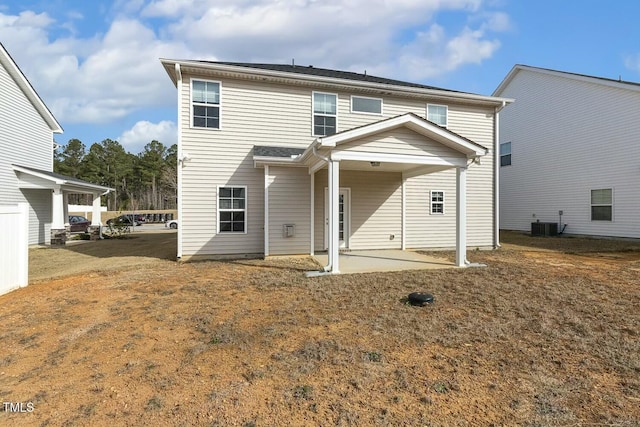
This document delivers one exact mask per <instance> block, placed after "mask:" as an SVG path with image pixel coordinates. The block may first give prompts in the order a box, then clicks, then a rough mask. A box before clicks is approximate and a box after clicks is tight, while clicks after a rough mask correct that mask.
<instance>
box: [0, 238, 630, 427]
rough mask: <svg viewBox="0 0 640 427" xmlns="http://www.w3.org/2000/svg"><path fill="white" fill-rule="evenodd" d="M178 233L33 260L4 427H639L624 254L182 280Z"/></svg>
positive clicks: (241, 265) (5, 373) (215, 273)
mask: <svg viewBox="0 0 640 427" xmlns="http://www.w3.org/2000/svg"><path fill="white" fill-rule="evenodd" d="M174 236H175V235H174V234H170V233H158V234H151V233H150V234H148V235H147V236H143V235H142V234H140V235H139V236H137V238H136V239H131V240H125V241H114V242H111V241H109V242H107V241H102V242H95V243H88V244H83V245H78V246H77V247H70V248H67V249H56V250H53V249H37V250H34V251H32V253H31V258H30V261H31V266H32V272H31V277H32V278H33V279H34V283H33V284H31V285H30V286H28V287H26V288H23V289H19V290H17V291H14V292H12V293H10V294H7V295H3V296H0V324H1V325H2V330H1V331H0V340H1V342H2V344H3V345H2V347H1V348H0V396H1V397H2V400H3V401H4V402H22V403H24V404H25V405H26V404H27V403H31V404H32V405H33V411H32V412H29V411H25V412H23V413H12V412H8V411H7V410H6V409H5V411H4V412H0V422H2V423H5V424H20V425H106V424H114V425H143V424H144V425H207V426H211V425H214V426H216V425H221V426H222V425H225V426H226V425H238V426H243V425H244V426H251V425H255V426H261V425H268V426H271V425H283V424H286V425H323V426H325V425H358V426H360V425H361V426H370V425H409V426H411V425H416V426H418V425H420V426H422V425H430V426H456V425H460V426H462V425H522V426H531V427H533V426H547V425H620V426H635V425H638V424H639V423H640V405H639V402H640V292H639V289H638V285H639V283H640V257H638V256H637V255H640V252H638V251H636V250H635V249H633V245H634V243H633V242H631V243H629V242H622V243H618V244H617V246H615V245H614V246H612V247H611V248H603V247H602V245H601V244H600V241H594V240H591V241H589V239H580V240H574V239H563V242H560V243H559V242H558V240H561V239H532V238H527V237H522V236H519V235H516V234H513V233H506V234H504V235H503V239H504V240H505V242H506V243H505V245H504V246H503V248H502V249H500V250H497V251H475V252H470V253H469V258H470V260H471V261H473V262H481V263H485V264H487V265H488V267H487V268H478V269H466V270H462V269H445V270H427V271H407V272H400V273H372V274H358V275H343V276H325V277H319V278H314V279H306V278H304V277H303V272H304V271H306V270H309V269H316V268H317V266H316V265H315V263H313V261H311V260H310V259H307V258H274V259H269V260H266V261H265V260H255V261H246V260H245V261H235V262H231V261H230V262H198V263H184V264H180V263H175V262H174V261H171V260H170V258H171V256H169V255H168V254H169V252H170V251H169V249H168V248H170V249H171V250H173V249H174V248H175V246H171V245H175V237H174ZM171 239H173V240H172V241H171ZM143 242H146V243H144V244H143ZM571 243H574V244H573V245H572V244H571ZM589 243H590V245H589ZM112 244H113V246H108V245H112ZM134 244H135V245H134ZM545 245H546V247H545ZM611 245H613V243H611ZM154 248H155V249H158V251H157V252H156V251H154V250H153V249H154ZM141 251H142V253H141ZM163 251H166V253H164V252H163ZM163 253H164V255H163ZM143 254H144V255H146V256H144V257H141V258H138V257H137V256H136V255H143ZM120 255H121V256H120ZM439 255H441V256H442V255H444V256H452V254H451V253H448V254H447V253H444V254H442V253H439ZM61 262H63V264H62V265H63V266H66V267H67V269H66V270H65V268H64V267H63V266H61V265H60V263H61ZM47 271H50V273H51V275H52V276H54V277H56V278H55V279H46V274H47V273H46V272H47ZM414 291H427V292H430V293H432V294H434V296H435V303H434V304H432V305H428V306H425V307H413V306H410V305H407V304H405V303H404V298H405V297H406V296H407V294H408V293H410V292H414ZM25 408H27V407H26V406H25Z"/></svg>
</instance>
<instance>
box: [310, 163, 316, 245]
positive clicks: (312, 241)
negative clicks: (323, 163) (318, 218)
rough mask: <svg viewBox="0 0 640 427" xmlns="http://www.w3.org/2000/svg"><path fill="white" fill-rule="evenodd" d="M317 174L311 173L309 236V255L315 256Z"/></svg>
mask: <svg viewBox="0 0 640 427" xmlns="http://www.w3.org/2000/svg"><path fill="white" fill-rule="evenodd" d="M315 182H316V174H315V173H312V174H311V191H310V194H311V200H310V203H311V218H310V219H311V221H310V223H309V225H310V227H309V228H310V230H311V232H310V236H309V241H310V244H309V255H311V256H313V255H314V253H315V232H316V224H315V207H316V201H315V197H316V185H315Z"/></svg>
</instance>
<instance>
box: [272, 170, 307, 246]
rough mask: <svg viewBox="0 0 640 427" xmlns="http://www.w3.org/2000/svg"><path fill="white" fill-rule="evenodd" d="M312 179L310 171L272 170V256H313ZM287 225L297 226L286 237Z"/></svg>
mask: <svg viewBox="0 0 640 427" xmlns="http://www.w3.org/2000/svg"><path fill="white" fill-rule="evenodd" d="M310 193H311V177H310V175H309V172H308V170H307V168H286V167H273V166H271V167H269V254H270V255H289V254H304V253H309V249H310V245H311V226H310V221H309V218H310V216H311V204H310V201H311V199H310V197H311V196H310ZM284 224H293V225H295V235H294V236H293V237H285V236H284V233H283V225H284Z"/></svg>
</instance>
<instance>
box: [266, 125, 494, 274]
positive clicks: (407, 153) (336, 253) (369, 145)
mask: <svg viewBox="0 0 640 427" xmlns="http://www.w3.org/2000/svg"><path fill="white" fill-rule="evenodd" d="M277 150H280V151H277ZM279 153H282V154H281V155H279V156H278V155H276V154H279ZM284 154H286V155H288V157H286V156H285V155H284ZM485 154H487V149H486V148H484V147H482V146H480V145H479V144H476V143H474V142H472V141H470V140H468V139H466V138H463V137H461V136H460V135H457V134H455V133H453V132H451V131H448V130H447V129H444V128H442V127H440V126H438V125H436V124H434V123H432V122H429V121H427V120H425V119H423V118H421V117H418V116H416V115H414V114H410V113H409V114H404V115H401V116H397V117H394V118H391V119H387V120H383V121H380V122H376V123H373V124H370V125H366V126H362V127H359V128H355V129H351V130H348V131H344V132H340V133H338V134H335V135H332V136H328V137H322V138H318V139H316V140H315V141H314V142H313V143H312V144H311V145H310V146H309V147H308V148H307V149H305V150H299V151H298V150H297V149H286V148H283V147H256V148H255V149H254V163H255V165H256V166H257V167H260V166H262V167H264V170H265V224H266V225H265V255H266V256H268V255H271V253H270V248H271V245H272V244H273V239H271V238H270V236H269V231H270V229H272V227H271V220H272V218H270V216H269V213H270V209H269V205H270V203H274V202H276V199H275V198H274V196H273V194H274V193H275V191H276V190H277V188H275V186H274V184H276V183H278V182H279V180H278V175H279V174H281V172H283V171H284V168H283V166H287V167H298V168H304V169H302V170H300V169H298V171H297V172H296V173H295V174H294V175H297V176H298V178H297V181H298V191H297V192H298V193H300V194H299V195H303V194H304V193H307V194H308V195H309V199H308V200H309V204H310V206H309V213H310V215H309V220H308V221H309V224H308V225H309V227H308V228H307V229H305V230H304V231H305V232H306V233H308V235H309V239H308V244H309V246H308V247H309V253H310V254H311V255H314V253H315V252H316V250H318V248H323V249H326V260H323V261H324V262H326V265H325V266H324V269H323V270H324V271H325V272H327V273H331V274H337V273H340V272H341V268H340V264H341V261H342V260H344V259H347V258H346V257H348V256H349V255H343V256H341V255H340V253H341V251H342V252H344V250H346V249H358V250H361V249H381V248H386V249H399V250H403V251H404V250H405V249H407V247H408V246H407V227H408V218H407V203H408V200H411V197H413V196H412V195H410V194H409V193H408V191H407V187H406V185H407V181H408V180H410V179H412V178H415V177H420V176H425V175H431V174H436V173H440V172H444V171H449V173H447V174H446V175H442V174H441V175H439V176H440V177H446V178H445V179H446V180H448V181H449V183H448V184H449V185H450V186H451V187H452V188H454V189H455V190H454V191H455V248H456V261H455V265H456V266H458V267H464V266H466V265H467V264H468V263H467V260H466V247H467V238H466V236H467V230H466V229H467V225H466V218H467V203H466V202H467V169H468V167H469V166H470V165H472V164H473V163H474V161H475V162H477V161H478V159H479V158H480V157H481V156H483V155H485ZM305 170H306V172H307V173H308V177H309V178H308V190H307V191H304V192H303V191H302V188H301V187H300V185H301V184H300V182H301V181H302V179H301V178H302V176H301V174H302V173H303V171H305ZM381 177H384V178H381ZM294 179H295V178H294ZM376 180H377V181H379V182H383V183H384V185H383V186H384V188H382V186H381V185H376V183H375V182H374V181H376ZM280 181H284V180H282V179H280ZM452 181H454V182H452ZM350 182H358V191H357V192H356V191H353V193H352V192H351V184H349V183H350ZM319 193H320V194H319ZM295 196H296V195H295V194H290V199H289V203H292V204H296V205H297V204H299V203H304V202H303V200H304V199H305V198H306V196H303V198H302V199H303V200H297V201H296V197H295ZM277 203H278V204H279V205H282V204H285V203H287V199H283V198H281V199H279V200H277ZM352 203H353V212H352ZM318 205H320V206H318ZM292 209H294V207H293V206H292ZM352 213H356V214H357V215H359V218H358V221H357V224H358V226H359V227H362V228H361V229H360V230H358V231H359V233H360V236H363V235H364V234H365V233H364V232H363V230H364V229H365V228H366V227H369V229H370V230H373V232H371V233H369V234H370V235H371V236H373V235H374V234H376V233H377V236H376V237H372V238H371V239H370V240H367V239H364V238H362V237H360V240H359V241H358V244H357V245H353V242H352V241H351V239H352V238H353V236H354V235H355V234H354V230H353V228H352V225H353V223H352V221H351V219H352ZM442 213H444V212H442ZM449 216H451V213H449ZM390 222H393V224H391V225H390ZM376 227H377V229H376ZM387 229H389V230H394V231H392V232H391V233H387V234H385V233H386V232H387ZM451 231H453V230H451ZM375 239H378V240H375ZM383 239H387V240H389V241H391V242H389V241H387V242H384V243H383V241H382V240H383ZM355 246H357V248H356V247H355ZM391 258H393V256H392V257H391ZM396 258H397V257H396ZM363 259H365V258H363ZM366 259H375V258H366ZM356 260H357V258H355V257H354V256H352V258H351V261H356ZM396 261H397V260H396ZM352 263H353V262H352Z"/></svg>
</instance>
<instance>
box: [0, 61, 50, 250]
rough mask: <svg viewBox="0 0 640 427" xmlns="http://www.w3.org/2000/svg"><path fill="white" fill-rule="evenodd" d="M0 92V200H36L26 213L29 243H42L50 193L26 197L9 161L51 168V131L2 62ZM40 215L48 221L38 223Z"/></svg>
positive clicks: (1, 201)
mask: <svg viewBox="0 0 640 427" xmlns="http://www.w3.org/2000/svg"><path fill="white" fill-rule="evenodd" d="M0 93H1V94H2V96H0V204H16V203H19V202H29V203H31V201H32V200H35V204H34V205H31V208H30V215H29V224H30V226H29V244H36V243H45V242H47V241H48V240H49V237H50V236H49V233H48V232H47V230H48V229H49V228H50V223H51V218H50V216H51V194H47V193H45V194H38V195H37V196H34V195H33V194H32V193H33V192H32V193H30V197H29V198H26V197H25V194H24V193H23V192H21V191H20V189H19V188H18V179H17V177H16V174H15V172H14V171H13V169H12V168H11V165H12V164H18V165H22V166H31V167H34V168H38V169H44V170H49V171H50V170H53V152H52V149H53V145H52V144H53V133H52V131H51V129H50V128H49V126H48V125H47V123H46V122H45V121H44V119H43V118H42V116H40V114H39V113H38V112H37V110H36V109H35V108H34V106H33V105H32V104H31V103H30V102H29V100H28V99H27V97H26V96H25V94H24V93H23V92H22V90H20V88H19V87H18V85H17V84H16V82H15V81H14V80H13V79H12V78H11V76H10V75H9V73H8V72H7V71H6V70H5V69H4V67H3V66H1V65H0ZM29 199H32V200H29ZM41 218H45V221H48V223H44V224H40V223H38V221H39V219H41ZM47 218H48V219H47Z"/></svg>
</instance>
